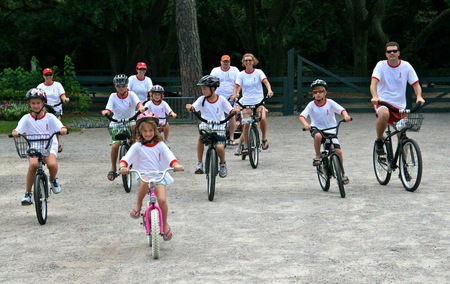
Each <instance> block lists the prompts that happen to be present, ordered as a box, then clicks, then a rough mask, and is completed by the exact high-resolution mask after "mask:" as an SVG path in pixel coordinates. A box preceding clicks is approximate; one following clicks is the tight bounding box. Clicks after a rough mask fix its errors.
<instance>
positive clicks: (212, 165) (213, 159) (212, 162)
mask: <svg viewBox="0 0 450 284" xmlns="http://www.w3.org/2000/svg"><path fill="white" fill-rule="evenodd" d="M205 164H206V168H205V172H206V182H207V189H208V200H209V201H213V200H214V192H215V189H216V176H217V171H218V169H219V165H218V161H217V150H216V148H213V147H211V148H209V149H208V151H207V152H206V159H205Z"/></svg>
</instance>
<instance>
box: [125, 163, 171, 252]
mask: <svg viewBox="0 0 450 284" xmlns="http://www.w3.org/2000/svg"><path fill="white" fill-rule="evenodd" d="M169 171H173V168H167V169H165V170H164V171H149V172H140V171H137V170H130V173H136V176H137V177H138V178H139V180H141V182H143V183H146V184H148V206H147V209H146V210H145V212H144V213H143V214H141V215H142V223H141V224H142V225H143V226H144V228H145V233H146V235H147V239H148V245H149V246H150V247H151V248H152V256H153V258H154V259H157V258H159V251H160V246H159V237H162V236H163V235H164V222H163V214H162V210H161V208H160V207H159V205H158V202H157V199H156V194H155V185H156V184H157V183H158V182H161V181H162V180H163V179H164V177H165V176H166V173H167V172H169Z"/></svg>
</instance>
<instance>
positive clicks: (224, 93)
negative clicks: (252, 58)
mask: <svg viewBox="0 0 450 284" xmlns="http://www.w3.org/2000/svg"><path fill="white" fill-rule="evenodd" d="M238 74H239V69H238V68H237V67H236V66H231V58H230V56H229V55H223V56H222V58H220V66H218V67H215V68H213V70H211V74H210V75H212V76H216V77H217V78H219V80H220V86H219V87H217V90H216V94H218V95H219V96H221V97H224V98H225V99H227V100H228V101H229V102H230V104H231V105H232V106H234V100H230V98H231V96H232V95H233V90H234V84H235V82H236V78H237V75H238ZM236 118H237V117H236ZM228 123H229V125H230V139H229V140H228V141H227V144H228V145H236V144H235V143H234V132H235V131H236V119H235V118H232V119H230V120H229V122H228Z"/></svg>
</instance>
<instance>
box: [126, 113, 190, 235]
mask: <svg viewBox="0 0 450 284" xmlns="http://www.w3.org/2000/svg"><path fill="white" fill-rule="evenodd" d="M158 125H159V120H158V117H157V116H156V115H155V114H153V113H151V112H143V113H141V114H140V115H139V116H138V118H137V120H136V132H137V133H136V141H137V142H139V143H134V144H133V145H132V146H131V148H130V149H129V150H128V152H127V154H126V155H125V156H124V157H123V158H122V160H120V163H119V165H120V166H119V171H120V173H121V174H122V175H127V174H128V173H129V166H130V165H131V164H132V165H133V169H135V170H137V171H140V172H141V171H155V170H158V171H163V170H164V169H166V168H168V167H172V168H174V171H182V170H183V166H182V165H180V164H179V163H178V161H177V159H176V158H175V156H174V154H173V153H172V151H170V149H169V147H167V145H166V144H165V143H160V142H161V141H163V138H162V136H161V134H159V132H158ZM172 182H173V178H172V177H171V176H170V174H169V173H167V174H166V176H165V178H164V180H163V181H162V182H160V183H157V184H156V185H155V194H156V197H157V199H158V204H159V206H160V207H161V210H162V213H163V222H164V228H166V230H165V232H164V234H163V238H164V240H165V241H169V240H170V239H171V238H172V230H171V229H170V226H169V224H168V222H167V213H168V205H167V198H166V185H168V184H171V183H172ZM147 190H148V185H147V184H146V183H144V182H140V185H139V189H138V195H137V201H136V206H135V207H134V208H133V209H132V210H131V211H130V216H131V217H132V218H135V219H137V218H139V217H140V216H141V207H142V202H143V199H144V197H145V195H146V193H147Z"/></svg>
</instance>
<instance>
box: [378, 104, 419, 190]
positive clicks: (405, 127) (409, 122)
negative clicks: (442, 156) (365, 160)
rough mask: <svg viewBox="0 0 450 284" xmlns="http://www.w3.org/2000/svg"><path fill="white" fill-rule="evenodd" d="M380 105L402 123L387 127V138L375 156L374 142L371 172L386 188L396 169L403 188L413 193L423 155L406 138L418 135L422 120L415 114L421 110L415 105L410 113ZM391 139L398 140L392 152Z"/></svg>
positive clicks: (416, 185)
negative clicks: (398, 117) (395, 114)
mask: <svg viewBox="0 0 450 284" xmlns="http://www.w3.org/2000/svg"><path fill="white" fill-rule="evenodd" d="M379 104H381V105H384V106H386V107H387V108H388V109H390V110H392V111H394V112H397V113H400V114H401V119H400V120H399V122H397V123H396V125H395V126H394V125H388V127H387V130H386V137H385V138H384V139H383V152H384V153H377V142H375V144H374V146H373V168H374V171H375V176H376V178H377V180H378V182H379V183H380V184H381V185H387V184H388V183H389V181H390V179H391V175H392V172H393V171H395V170H396V169H397V168H398V169H399V178H400V180H401V181H402V184H403V187H404V188H405V189H406V190H407V191H410V192H413V191H415V190H416V189H417V188H418V187H419V185H420V181H421V179H422V154H421V152H420V148H419V144H418V143H417V142H416V141H415V140H413V139H411V138H408V137H407V136H406V132H407V131H413V132H419V131H420V128H421V126H422V121H423V119H424V118H423V116H422V115H421V114H420V113H416V111H417V110H418V109H419V108H420V107H421V105H420V104H417V105H416V106H415V107H414V108H413V109H412V110H409V109H405V110H398V109H396V108H393V107H392V106H391V105H389V104H387V103H385V102H379ZM393 136H397V138H398V139H397V140H398V141H397V148H396V150H395V153H394V151H393V144H394V142H393V139H392V137H393Z"/></svg>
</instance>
